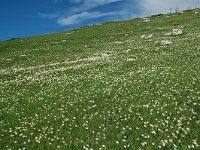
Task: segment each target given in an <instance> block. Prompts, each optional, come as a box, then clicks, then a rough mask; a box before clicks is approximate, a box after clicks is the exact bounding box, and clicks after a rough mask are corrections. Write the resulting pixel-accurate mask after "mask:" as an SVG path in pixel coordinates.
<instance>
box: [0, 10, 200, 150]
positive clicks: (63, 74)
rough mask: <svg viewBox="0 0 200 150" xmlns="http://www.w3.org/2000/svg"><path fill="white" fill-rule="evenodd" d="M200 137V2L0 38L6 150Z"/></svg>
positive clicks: (178, 142) (103, 148)
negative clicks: (175, 10) (174, 9)
mask: <svg viewBox="0 0 200 150" xmlns="http://www.w3.org/2000/svg"><path fill="white" fill-rule="evenodd" d="M199 144H200V9H192V10H186V11H183V12H178V13H170V14H165V15H163V14H159V15H154V16H151V17H145V18H136V19H133V20H127V21H118V22H106V23H103V24H96V25H90V26H84V27H81V28H77V29H73V30H68V31H64V32H59V33H51V34H45V35H41V36H34V37H28V38H14V39H10V40H7V41H3V42H0V149H1V150H25V149H27V150H37V149H38V150H54V149H61V150H70V149H75V150H76V149H77V150H81V149H84V150H122V149H130V150H154V149H155V150H156V149H162V150H168V149H174V150H187V149H196V150H198V149H200V146H199Z"/></svg>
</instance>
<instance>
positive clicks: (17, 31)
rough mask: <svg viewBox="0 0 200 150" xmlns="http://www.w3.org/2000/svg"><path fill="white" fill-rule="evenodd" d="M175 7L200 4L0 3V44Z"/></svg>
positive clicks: (162, 0) (189, 0) (174, 0)
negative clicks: (19, 38)
mask: <svg viewBox="0 0 200 150" xmlns="http://www.w3.org/2000/svg"><path fill="white" fill-rule="evenodd" d="M177 7H178V8H179V9H181V10H182V9H188V8H196V7H200V0H1V1H0V40H6V39H10V38H16V37H26V36H34V35H40V34H45V33H52V32H58V31H63V30H68V29H73V28H77V27H80V26H84V25H88V24H97V23H102V22H107V21H117V20H127V19H132V18H136V17H144V16H149V15H152V14H157V13H168V12H169V11H170V9H171V10H172V11H174V10H175V9H176V8H177Z"/></svg>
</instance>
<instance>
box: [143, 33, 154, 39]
mask: <svg viewBox="0 0 200 150" xmlns="http://www.w3.org/2000/svg"><path fill="white" fill-rule="evenodd" d="M152 37H153V34H149V35H148V36H146V37H145V39H150V38H152Z"/></svg>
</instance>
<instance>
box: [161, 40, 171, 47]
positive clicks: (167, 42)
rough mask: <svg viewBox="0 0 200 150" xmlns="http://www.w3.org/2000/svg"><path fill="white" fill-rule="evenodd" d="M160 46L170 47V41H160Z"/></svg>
mask: <svg viewBox="0 0 200 150" xmlns="http://www.w3.org/2000/svg"><path fill="white" fill-rule="evenodd" d="M160 44H161V45H163V46H164V45H170V44H172V41H168V40H162V41H161V42H160Z"/></svg>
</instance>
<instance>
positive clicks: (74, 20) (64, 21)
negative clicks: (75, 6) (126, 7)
mask: <svg viewBox="0 0 200 150" xmlns="http://www.w3.org/2000/svg"><path fill="white" fill-rule="evenodd" d="M114 14H116V12H108V13H101V12H82V13H80V14H75V15H72V16H69V17H66V18H65V17H63V18H60V19H58V21H57V22H58V24H60V25H62V26H66V25H72V24H78V23H80V22H83V21H86V20H89V19H94V18H100V17H105V16H112V15H114Z"/></svg>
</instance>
